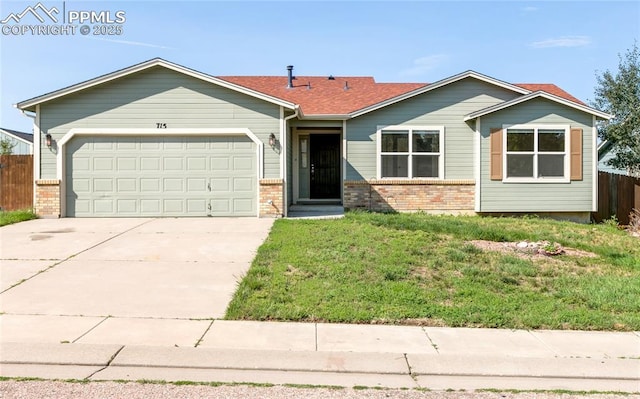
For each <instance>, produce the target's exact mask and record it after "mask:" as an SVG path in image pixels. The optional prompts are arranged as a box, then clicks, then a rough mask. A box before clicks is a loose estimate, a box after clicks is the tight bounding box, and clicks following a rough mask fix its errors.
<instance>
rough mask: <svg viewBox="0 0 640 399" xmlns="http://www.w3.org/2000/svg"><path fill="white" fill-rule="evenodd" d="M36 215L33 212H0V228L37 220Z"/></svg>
mask: <svg viewBox="0 0 640 399" xmlns="http://www.w3.org/2000/svg"><path fill="white" fill-rule="evenodd" d="M35 218H36V214H35V213H33V211H31V210H22V211H0V227H2V226H6V225H8V224H13V223H19V222H24V221H25V220H31V219H35Z"/></svg>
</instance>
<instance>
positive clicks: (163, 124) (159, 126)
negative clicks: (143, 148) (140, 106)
mask: <svg viewBox="0 0 640 399" xmlns="http://www.w3.org/2000/svg"><path fill="white" fill-rule="evenodd" d="M156 128H157V129H166V128H167V124H166V123H156Z"/></svg>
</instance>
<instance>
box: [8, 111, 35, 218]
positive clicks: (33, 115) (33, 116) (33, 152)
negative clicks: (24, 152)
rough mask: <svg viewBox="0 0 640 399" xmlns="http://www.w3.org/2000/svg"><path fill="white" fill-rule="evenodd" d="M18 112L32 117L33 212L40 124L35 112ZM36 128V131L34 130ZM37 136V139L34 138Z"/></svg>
mask: <svg viewBox="0 0 640 399" xmlns="http://www.w3.org/2000/svg"><path fill="white" fill-rule="evenodd" d="M14 106H15V107H16V108H18V106H17V105H14ZM20 112H21V113H22V115H24V116H26V117H27V118H31V119H33V151H32V154H33V182H32V183H33V198H32V199H31V201H32V203H31V205H32V208H33V210H34V212H35V207H36V191H37V190H36V188H37V187H36V180H38V179H39V178H40V126H39V123H37V117H38V114H37V113H35V112H29V111H26V110H24V109H21V110H20ZM36 130H37V132H36ZM36 138H37V140H36Z"/></svg>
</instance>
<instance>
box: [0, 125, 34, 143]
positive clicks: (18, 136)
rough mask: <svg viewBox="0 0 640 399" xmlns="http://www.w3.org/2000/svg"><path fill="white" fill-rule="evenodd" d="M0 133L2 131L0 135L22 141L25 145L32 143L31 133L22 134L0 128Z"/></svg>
mask: <svg viewBox="0 0 640 399" xmlns="http://www.w3.org/2000/svg"><path fill="white" fill-rule="evenodd" d="M0 131H2V133H4V134H6V135H8V136H12V137H15V138H16V139H18V140H20V141H23V142H25V143H27V144H32V143H33V134H31V133H24V132H19V131H17V130H11V129H5V128H0Z"/></svg>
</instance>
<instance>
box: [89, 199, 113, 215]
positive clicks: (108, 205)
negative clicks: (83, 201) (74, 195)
mask: <svg viewBox="0 0 640 399" xmlns="http://www.w3.org/2000/svg"><path fill="white" fill-rule="evenodd" d="M113 211H114V206H113V199H97V200H93V213H95V214H96V216H101V215H102V216H110V215H113V213H114V212H113Z"/></svg>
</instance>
